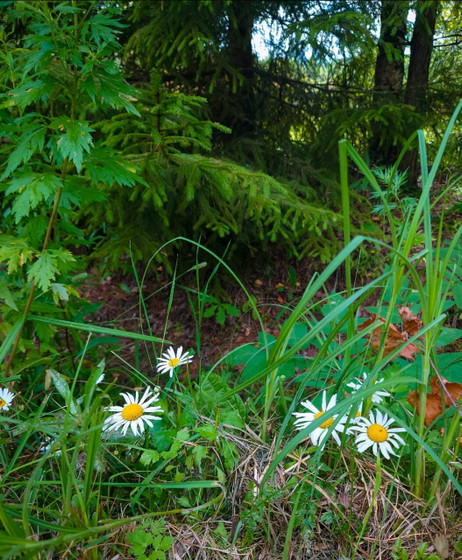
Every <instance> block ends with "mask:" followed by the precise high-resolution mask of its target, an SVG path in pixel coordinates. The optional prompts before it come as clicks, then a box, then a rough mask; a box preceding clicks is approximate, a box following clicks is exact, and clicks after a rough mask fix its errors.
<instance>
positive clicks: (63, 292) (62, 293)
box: [50, 282, 69, 301]
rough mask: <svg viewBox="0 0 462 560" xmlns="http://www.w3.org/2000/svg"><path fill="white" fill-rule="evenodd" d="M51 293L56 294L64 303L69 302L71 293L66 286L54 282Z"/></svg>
mask: <svg viewBox="0 0 462 560" xmlns="http://www.w3.org/2000/svg"><path fill="white" fill-rule="evenodd" d="M50 287H51V291H52V293H53V294H56V295H57V296H58V298H59V299H61V300H63V301H69V292H68V291H67V288H66V286H65V285H64V284H59V283H56V282H53V283H52V284H51V285H50Z"/></svg>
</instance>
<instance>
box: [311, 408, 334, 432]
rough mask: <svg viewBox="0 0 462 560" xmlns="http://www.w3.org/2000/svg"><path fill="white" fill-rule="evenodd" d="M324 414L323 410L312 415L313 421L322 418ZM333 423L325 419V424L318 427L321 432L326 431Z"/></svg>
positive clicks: (330, 419) (331, 420)
mask: <svg viewBox="0 0 462 560" xmlns="http://www.w3.org/2000/svg"><path fill="white" fill-rule="evenodd" d="M323 414H324V410H320V411H319V412H317V413H316V414H315V415H314V419H315V420H316V418H319V417H320V416H322V415H323ZM333 421H334V419H333V418H329V419H327V420H326V421H325V422H323V423H322V424H321V425H320V426H319V427H320V428H322V429H323V430H327V428H330V427H331V426H332V422H333Z"/></svg>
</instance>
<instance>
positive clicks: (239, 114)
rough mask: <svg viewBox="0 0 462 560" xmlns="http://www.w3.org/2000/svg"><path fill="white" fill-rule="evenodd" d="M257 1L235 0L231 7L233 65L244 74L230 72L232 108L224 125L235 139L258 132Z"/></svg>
mask: <svg viewBox="0 0 462 560" xmlns="http://www.w3.org/2000/svg"><path fill="white" fill-rule="evenodd" d="M255 17H256V14H255V2H232V3H231V4H230V5H229V8H228V18H229V19H228V22H229V23H228V25H229V27H228V48H229V66H230V67H231V68H232V69H233V71H234V72H236V73H239V74H240V75H241V76H242V78H243V79H242V80H241V81H239V79H238V80H237V81H236V79H235V78H236V76H234V77H233V75H231V74H230V75H229V83H228V88H229V90H230V91H229V93H228V95H229V98H228V107H226V112H225V114H224V115H223V120H222V122H223V124H225V125H227V126H229V127H230V128H231V129H232V135H233V137H234V138H239V137H243V136H245V137H254V136H255V132H256V100H255V87H254V79H255V69H254V54H253V51H252V32H253V26H254V22H255Z"/></svg>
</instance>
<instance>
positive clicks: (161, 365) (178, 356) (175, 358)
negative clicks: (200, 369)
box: [157, 346, 193, 377]
mask: <svg viewBox="0 0 462 560" xmlns="http://www.w3.org/2000/svg"><path fill="white" fill-rule="evenodd" d="M162 356H163V358H159V360H158V364H157V371H158V372H159V373H167V372H168V374H169V375H170V377H172V376H173V372H174V370H175V368H177V367H179V366H182V365H183V364H189V362H190V361H191V360H192V359H193V357H192V356H191V355H190V354H189V353H188V352H185V353H184V354H183V346H180V347H179V348H178V350H177V351H176V352H175V350H174V349H173V348H172V346H170V348H169V349H168V350H167V351H166V352H164V353H163V354H162Z"/></svg>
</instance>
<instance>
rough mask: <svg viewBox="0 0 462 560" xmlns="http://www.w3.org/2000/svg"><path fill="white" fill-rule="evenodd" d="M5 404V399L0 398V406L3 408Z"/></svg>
mask: <svg viewBox="0 0 462 560" xmlns="http://www.w3.org/2000/svg"><path fill="white" fill-rule="evenodd" d="M5 405H6V401H4V400H3V399H0V408H3V407H4V406H5Z"/></svg>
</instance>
